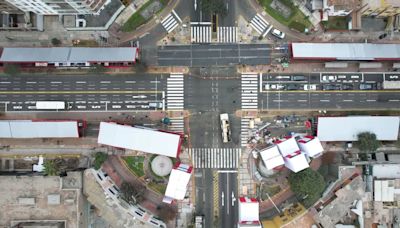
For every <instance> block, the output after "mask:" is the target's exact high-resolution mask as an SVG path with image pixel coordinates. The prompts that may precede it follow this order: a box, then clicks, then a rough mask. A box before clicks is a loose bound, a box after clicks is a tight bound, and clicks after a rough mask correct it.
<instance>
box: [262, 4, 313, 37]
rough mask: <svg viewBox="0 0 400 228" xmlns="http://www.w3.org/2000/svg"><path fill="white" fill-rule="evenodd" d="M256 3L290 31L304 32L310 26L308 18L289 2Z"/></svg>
mask: <svg viewBox="0 0 400 228" xmlns="http://www.w3.org/2000/svg"><path fill="white" fill-rule="evenodd" d="M258 3H259V4H260V5H261V6H263V7H264V10H265V11H266V12H267V13H268V14H269V15H270V16H272V17H273V18H275V19H276V20H277V21H279V22H280V23H282V24H283V25H286V26H288V27H289V28H291V29H294V30H297V31H299V32H304V31H305V29H310V28H311V26H312V25H311V23H310V21H309V20H308V17H307V16H305V15H304V14H303V12H301V11H300V10H299V9H298V8H297V7H296V6H295V5H294V4H293V3H292V1H291V0H258Z"/></svg>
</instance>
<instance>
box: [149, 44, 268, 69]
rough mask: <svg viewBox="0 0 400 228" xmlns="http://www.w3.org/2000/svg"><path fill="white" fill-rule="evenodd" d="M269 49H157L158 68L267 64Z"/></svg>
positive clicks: (245, 46) (226, 46) (249, 46)
mask: <svg viewBox="0 0 400 228" xmlns="http://www.w3.org/2000/svg"><path fill="white" fill-rule="evenodd" d="M270 51H271V48H270V46H269V45H266V44H215V45H179V46H173V45H170V46H161V47H158V51H157V56H156V58H157V60H158V65H160V66H190V67H193V66H200V67H201V66H232V65H237V64H248V65H258V64H269V63H270V58H271V57H270Z"/></svg>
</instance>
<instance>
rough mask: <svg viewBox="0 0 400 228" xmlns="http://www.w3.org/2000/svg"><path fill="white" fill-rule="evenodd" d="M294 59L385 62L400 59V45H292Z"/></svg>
mask: <svg viewBox="0 0 400 228" xmlns="http://www.w3.org/2000/svg"><path fill="white" fill-rule="evenodd" d="M291 48H292V58H293V59H295V60H296V59H298V60H356V61H371V60H377V61H384V60H399V59H400V44H371V43H292V45H291Z"/></svg>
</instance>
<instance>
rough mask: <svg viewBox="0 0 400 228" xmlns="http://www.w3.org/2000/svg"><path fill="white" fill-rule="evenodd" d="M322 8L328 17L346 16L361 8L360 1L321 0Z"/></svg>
mask: <svg viewBox="0 0 400 228" xmlns="http://www.w3.org/2000/svg"><path fill="white" fill-rule="evenodd" d="M323 7H324V8H323V10H324V12H326V13H328V16H347V15H349V14H350V13H351V12H352V11H353V10H357V9H359V8H360V7H361V0H323Z"/></svg>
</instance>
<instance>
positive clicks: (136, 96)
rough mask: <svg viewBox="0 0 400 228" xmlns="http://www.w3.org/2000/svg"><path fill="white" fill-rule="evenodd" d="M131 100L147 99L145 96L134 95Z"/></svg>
mask: <svg viewBox="0 0 400 228" xmlns="http://www.w3.org/2000/svg"><path fill="white" fill-rule="evenodd" d="M132 98H141V99H144V98H147V96H146V95H135V96H132Z"/></svg>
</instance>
